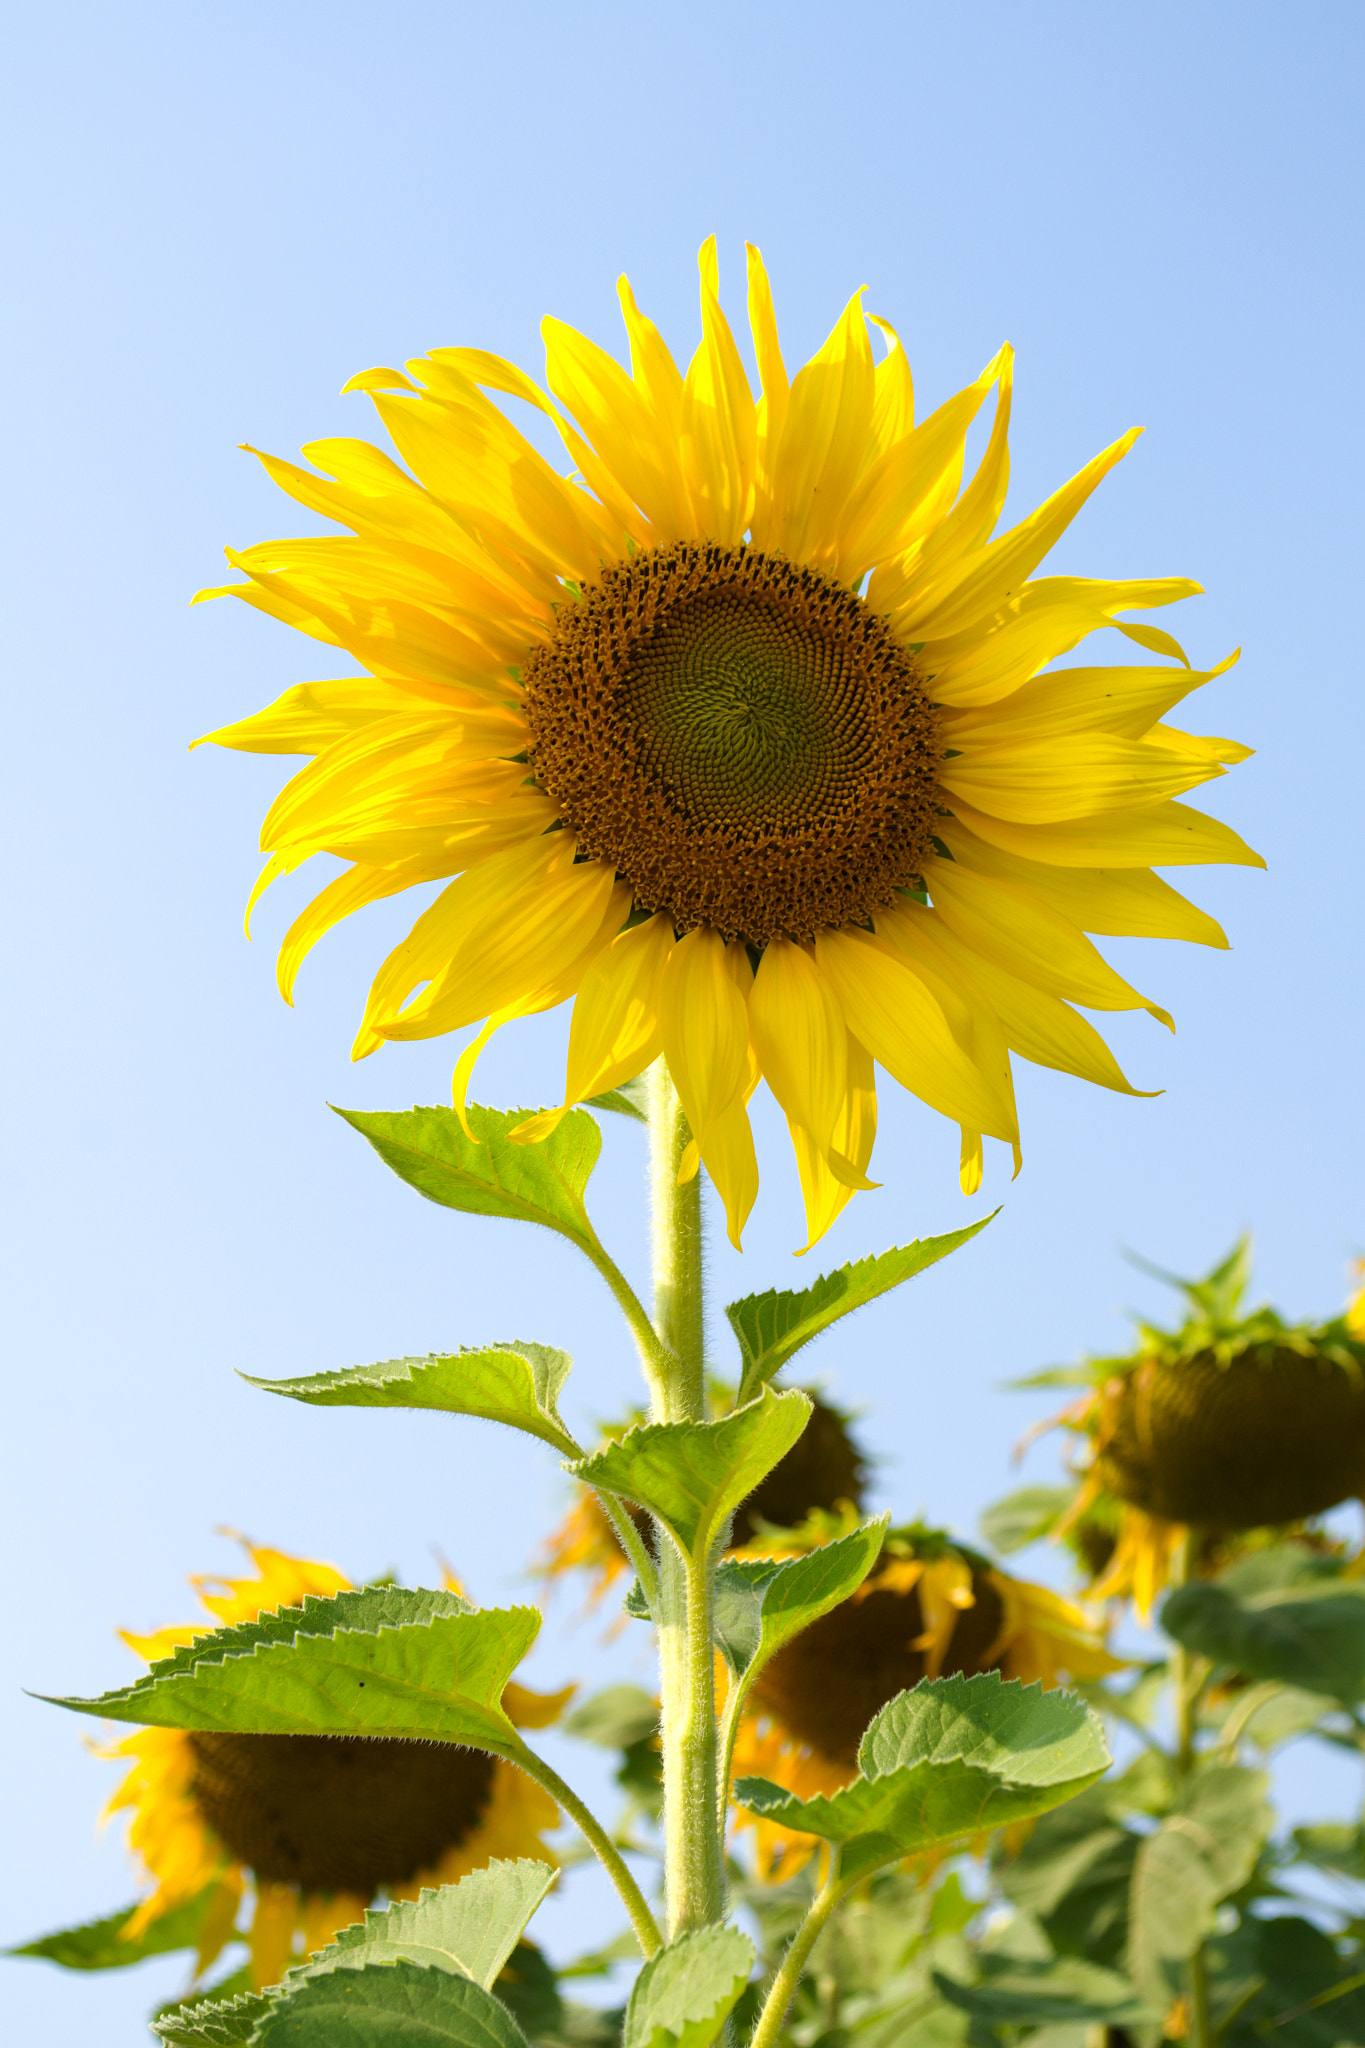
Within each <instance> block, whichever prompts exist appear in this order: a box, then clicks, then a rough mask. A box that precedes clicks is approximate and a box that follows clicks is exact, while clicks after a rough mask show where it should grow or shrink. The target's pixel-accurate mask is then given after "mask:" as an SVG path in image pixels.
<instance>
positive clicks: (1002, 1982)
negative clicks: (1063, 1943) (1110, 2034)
mask: <svg viewBox="0 0 1365 2048" xmlns="http://www.w3.org/2000/svg"><path fill="white" fill-rule="evenodd" d="M979 1961H980V1968H981V1979H980V1982H979V1983H976V1984H961V1983H959V1982H958V1981H957V1980H956V1979H955V1978H953V1977H949V1976H945V1975H944V1974H943V1973H942V1972H941V1971H939V1970H935V1972H934V1984H935V1986H936V1988H937V1989H938V1991H939V1992H940V1993H941V1994H942V1996H943V1997H944V1998H946V1999H948V2000H949V2002H950V2003H951V2004H953V2005H956V2006H959V2007H960V2008H961V2009H962V2010H963V2011H964V2012H969V2013H971V2014H972V2015H973V2017H974V2018H976V2019H981V2020H986V2021H987V2022H988V2023H989V2024H990V2025H992V2026H1013V2027H1038V2026H1079V2027H1086V2026H1096V2025H1103V2026H1110V2027H1134V2026H1143V2025H1146V2024H1148V2023H1149V2022H1151V2021H1152V2020H1155V2019H1159V2018H1160V2013H1159V2012H1157V2011H1154V2010H1153V2009H1152V2008H1151V2007H1150V2006H1147V2005H1145V2004H1144V2003H1143V2002H1142V2000H1141V1999H1140V1998H1139V1997H1138V1995H1137V1993H1136V1992H1135V1991H1134V1989H1133V1987H1132V1985H1131V1984H1130V1983H1129V1982H1128V1980H1127V1978H1126V1977H1122V1976H1120V1975H1119V1973H1118V1971H1117V1970H1106V1969H1104V1968H1102V1967H1101V1966H1100V1965H1099V1964H1097V1963H1089V1962H1085V1961H1082V1960H1081V1959H1080V1958H1079V1957H1076V1956H1053V1957H1049V1958H1048V1959H1047V1960H1046V1961H1043V1960H1041V1959H1039V1960H1038V1961H1030V1960H1028V1959H1026V1958H1023V1957H1019V1956H993V1955H989V1954H988V1955H983V1956H981V1957H980V1959H979Z"/></svg>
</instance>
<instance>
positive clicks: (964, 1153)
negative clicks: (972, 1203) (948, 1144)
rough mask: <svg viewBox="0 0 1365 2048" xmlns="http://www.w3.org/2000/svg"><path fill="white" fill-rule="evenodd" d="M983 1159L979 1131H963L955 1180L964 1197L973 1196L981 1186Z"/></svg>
mask: <svg viewBox="0 0 1365 2048" xmlns="http://www.w3.org/2000/svg"><path fill="white" fill-rule="evenodd" d="M985 1165H986V1162H985V1157H984V1152H983V1148H982V1144H981V1133H980V1131H968V1130H964V1131H963V1133H962V1145H961V1149H960V1152H959V1155H958V1168H957V1180H958V1186H959V1187H960V1188H961V1189H962V1192H963V1194H964V1195H969V1196H970V1195H974V1194H975V1193H976V1192H977V1190H978V1189H979V1187H980V1186H981V1176H982V1174H983V1172H984V1171H985Z"/></svg>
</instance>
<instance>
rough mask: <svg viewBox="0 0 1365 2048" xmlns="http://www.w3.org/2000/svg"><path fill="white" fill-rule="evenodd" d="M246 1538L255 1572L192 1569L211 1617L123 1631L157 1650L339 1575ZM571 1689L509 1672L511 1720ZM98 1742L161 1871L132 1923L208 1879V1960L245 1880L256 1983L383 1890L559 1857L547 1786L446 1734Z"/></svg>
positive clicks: (152, 1655) (541, 1709)
mask: <svg viewBox="0 0 1365 2048" xmlns="http://www.w3.org/2000/svg"><path fill="white" fill-rule="evenodd" d="M248 1550H249V1555H250V1557H251V1561H252V1563H253V1564H254V1565H255V1567H256V1572H257V1576H255V1577H252V1578H243V1579H227V1580H215V1579H202V1578H201V1579H194V1580H192V1581H191V1584H193V1585H194V1586H196V1587H197V1588H198V1589H199V1590H200V1593H201V1597H202V1598H203V1604H204V1606H205V1607H206V1608H207V1609H208V1611H209V1613H210V1614H211V1615H212V1616H213V1617H214V1619H213V1620H211V1621H209V1622H199V1623H191V1624H189V1625H188V1626H186V1627H183V1628H171V1629H163V1630H161V1631H159V1633H157V1634H156V1635H152V1636H131V1635H125V1637H124V1640H125V1641H126V1642H127V1643H128V1644H129V1645H130V1647H131V1648H133V1649H134V1650H136V1651H137V1652H138V1654H139V1655H140V1656H144V1657H146V1658H148V1659H149V1660H150V1661H153V1662H154V1661H155V1660H156V1659H158V1658H160V1657H164V1656H168V1655H169V1654H170V1652H171V1651H172V1650H173V1649H174V1648H176V1647H177V1645H179V1644H181V1643H188V1642H192V1641H193V1640H194V1639H195V1637H196V1636H202V1635H205V1634H208V1633H209V1632H210V1631H211V1630H212V1629H213V1628H215V1627H218V1626H222V1625H226V1624H230V1623H233V1622H239V1621H251V1620H254V1619H255V1618H256V1616H257V1615H258V1614H262V1613H269V1612H272V1611H273V1610H275V1609H276V1608H282V1607H292V1606H297V1605H298V1604H299V1603H300V1602H301V1601H302V1600H303V1599H304V1598H305V1597H306V1596H307V1595H308V1594H310V1593H316V1594H331V1593H337V1592H342V1591H344V1590H346V1588H347V1585H348V1583H349V1582H348V1581H347V1580H346V1579H344V1578H343V1577H342V1576H341V1574H340V1573H339V1572H337V1571H334V1570H333V1568H332V1567H331V1566H330V1565H324V1564H317V1563H312V1562H309V1561H308V1560H306V1559H303V1558H294V1557H288V1556H286V1555H285V1554H284V1553H283V1552H281V1551H275V1550H262V1549H258V1548H256V1547H255V1546H248ZM210 1587H216V1588H217V1590H216V1591H209V1590H207V1589H208V1588H210ZM567 1697H568V1695H567V1694H565V1695H559V1696H549V1697H543V1696H541V1695H539V1694H536V1693H530V1692H528V1691H526V1690H525V1688H523V1687H521V1686H517V1685H511V1686H509V1687H508V1689H507V1693H506V1694H505V1695H504V1705H505V1706H506V1708H507V1710H508V1712H509V1714H510V1715H511V1717H512V1719H513V1720H514V1721H519V1722H521V1723H522V1724H523V1725H530V1726H540V1725H543V1724H544V1722H545V1721H546V1720H549V1719H553V1718H554V1716H555V1715H556V1714H557V1713H558V1712H559V1711H560V1709H561V1708H562V1707H563V1705H564V1702H565V1700H566V1699H567ZM107 1754H108V1755H110V1756H115V1757H131V1758H132V1759H133V1764H132V1768H131V1770H130V1771H129V1773H128V1775H127V1777H126V1778H125V1779H124V1780H123V1783H122V1784H121V1785H120V1786H119V1789H118V1791H117V1792H115V1794H114V1796H113V1798H112V1799H111V1800H110V1801H109V1808H108V1810H109V1811H110V1812H111V1813H112V1812H117V1811H120V1810H126V1811H128V1812H130V1813H131V1816H132V1819H131V1825H130V1827H129V1846H130V1847H131V1848H132V1849H133V1851H134V1852H135V1854H136V1855H137V1857H138V1859H139V1861H140V1863H141V1865H142V1867H143V1870H144V1871H145V1873H146V1875H147V1877H148V1878H149V1879H150V1880H151V1881H152V1883H153V1884H154V1886H155V1889H154V1890H153V1891H152V1892H151V1893H150V1895H149V1896H148V1897H147V1898H146V1899H145V1900H144V1902H143V1904H142V1906H141V1907H140V1908H139V1910H138V1912H137V1914H136V1915H135V1916H134V1917H133V1919H132V1920H131V1921H130V1922H129V1923H128V1926H127V1928H126V1929H125V1933H126V1935H127V1936H128V1938H130V1939H131V1938H133V1937H134V1936H136V1935H138V1934H140V1933H141V1932H142V1931H143V1929H145V1928H146V1927H147V1926H149V1925H150V1924H151V1923H152V1922H154V1921H156V1920H158V1919H159V1918H160V1917H161V1916H162V1915H163V1914H164V1913H168V1912H170V1911H171V1910H172V1909H173V1908H174V1907H176V1906H178V1905H180V1904H182V1903H183V1902H184V1901H185V1900H187V1899H191V1898H194V1897H196V1896H198V1895H200V1894H203V1893H205V1892H211V1896H210V1897H209V1898H208V1900H207V1903H206V1906H205V1911H204V1916H203V1920H202V1923H201V1924H202V1929H203V1932H202V1934H201V1939H200V1945H199V1954H198V1967H199V1969H200V1971H203V1970H205V1969H207V1968H208V1966H209V1964H210V1963H211V1962H212V1961H213V1960H214V1957H215V1956H216V1955H217V1954H218V1953H219V1952H220V1950H221V1949H222V1947H223V1945H224V1943H225V1942H227V1941H229V1940H231V1939H233V1938H234V1936H235V1934H236V1921H237V1915H238V1909H239V1907H240V1904H241V1900H242V1896H243V1893H244V1891H245V1890H246V1888H247V1886H248V1884H249V1885H250V1886H251V1888H252V1892H253V1895H254V1904H253V1908H252V1915H251V1921H250V1925H249V1928H248V1929H247V1931H246V1933H245V1935H244V1937H243V1938H244V1939H246V1940H247V1941H248V1943H249V1945H250V1949H251V1959H252V1974H253V1977H254V1979H255V1982H256V1983H257V1985H265V1984H271V1983H274V1982H275V1981H276V1980H277V1979H278V1978H279V1977H280V1976H281V1975H282V1974H283V1973H284V1971H285V1970H286V1969H287V1968H288V1967H289V1966H290V1964H291V1963H292V1962H294V1961H296V1960H297V1959H298V1955H299V1954H300V1953H304V1954H306V1953H308V1952H310V1951H312V1950H314V1949H317V1948H320V1947H322V1946H324V1945H325V1944H326V1943H327V1942H328V1941H330V1940H331V1939H332V1937H333V1935H334V1934H335V1933H336V1931H337V1929H338V1928H340V1927H345V1926H347V1925H349V1924H350V1923H351V1922H352V1921H355V1920H358V1919H359V1918H360V1917H361V1915H362V1914H363V1912H364V1910H365V1908H366V1906H368V1905H369V1904H370V1903H371V1901H372V1900H373V1899H374V1898H375V1897H376V1896H377V1895H379V1894H381V1893H382V1894H385V1895H387V1896H388V1897H390V1898H408V1897H412V1898H415V1897H416V1896H417V1893H418V1892H419V1891H420V1890H421V1888H422V1886H423V1885H425V1884H430V1885H436V1884H449V1883H453V1882H454V1881H455V1880H456V1879H458V1878H460V1877H463V1876H464V1875H465V1873H466V1872H467V1871H470V1870H478V1869H481V1868H482V1867H483V1866H484V1864H486V1863H487V1862H489V1861H490V1860H491V1859H492V1858H493V1857H495V1856H508V1857H517V1856H535V1857H539V1858H540V1859H541V1860H545V1859H546V1858H548V1859H549V1860H550V1861H552V1862H553V1861H554V1860H555V1859H554V1857H553V1855H552V1853H551V1852H550V1851H549V1850H547V1848H546V1846H545V1844H544V1842H543V1840H542V1839H541V1835H542V1831H543V1830H545V1829H548V1828H553V1827H555V1826H556V1825H557V1824H558V1819H559V1815H558V1809H557V1808H556V1806H555V1804H554V1802H553V1801H552V1800H551V1799H549V1798H548V1797H547V1796H546V1794H545V1793H543V1792H541V1791H540V1790H539V1789H538V1787H536V1786H534V1785H532V1784H531V1782H530V1780H529V1779H527V1778H525V1777H523V1776H522V1775H521V1773H520V1772H518V1771H516V1770H514V1769H513V1768H512V1766H511V1765H510V1764H506V1763H503V1762H502V1761H501V1759H498V1758H494V1757H490V1756H486V1755H484V1754H483V1753H482V1752H480V1751H478V1750H470V1749H461V1748H457V1747H456V1746H455V1745H454V1744H448V1743H434V1742H417V1741H403V1740H401V1739H397V1738H388V1737H374V1738H371V1737H363V1738H362V1737H359V1736H324V1735H239V1734H230V1733H205V1732H202V1731H198V1730H195V1731H190V1730H181V1729H173V1728H148V1729H145V1730H143V1731H142V1732H141V1733H140V1734H137V1735H133V1736H130V1737H128V1738H126V1739H125V1740H124V1741H122V1742H118V1743H116V1744H114V1745H113V1747H112V1748H111V1749H110V1750H109V1751H108V1752H107Z"/></svg>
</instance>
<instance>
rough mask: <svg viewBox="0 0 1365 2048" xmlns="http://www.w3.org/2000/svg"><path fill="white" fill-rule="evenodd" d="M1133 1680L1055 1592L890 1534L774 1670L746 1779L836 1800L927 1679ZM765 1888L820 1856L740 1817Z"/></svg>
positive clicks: (756, 1710) (742, 1759) (743, 1761)
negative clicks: (880, 1724)
mask: <svg viewBox="0 0 1365 2048" xmlns="http://www.w3.org/2000/svg"><path fill="white" fill-rule="evenodd" d="M851 1522H852V1518H851V1517H848V1516H845V1517H839V1516H832V1515H827V1514H824V1515H822V1514H816V1515H813V1516H811V1517H810V1518H809V1519H808V1520H807V1522H806V1523H805V1524H804V1525H803V1526H802V1527H800V1528H798V1529H793V1530H790V1531H785V1532H782V1533H781V1534H780V1535H773V1536H768V1537H760V1538H758V1539H757V1540H756V1541H755V1542H753V1543H751V1544H749V1545H748V1546H747V1547H746V1553H745V1554H746V1555H749V1556H765V1557H772V1556H792V1555H797V1554H799V1553H800V1552H801V1551H803V1550H809V1549H811V1548H813V1547H814V1546H815V1545H816V1544H817V1543H821V1542H828V1541H829V1540H830V1539H831V1537H833V1536H837V1535H839V1534H841V1533H842V1531H843V1530H844V1529H846V1528H848V1527H849V1526H851ZM1119 1668H1120V1660H1119V1659H1117V1658H1115V1657H1112V1656H1111V1655H1110V1654H1109V1652H1108V1651H1107V1650H1106V1649H1105V1647H1104V1645H1103V1643H1102V1642H1101V1641H1100V1639H1099V1637H1098V1635H1097V1634H1096V1632H1095V1630H1094V1628H1093V1627H1092V1626H1091V1624H1090V1623H1089V1622H1088V1621H1087V1620H1086V1618H1085V1616H1084V1615H1083V1614H1081V1613H1080V1612H1079V1611H1078V1610H1077V1609H1076V1608H1075V1607H1073V1606H1072V1605H1071V1604H1070V1603H1069V1602H1068V1601H1065V1600H1063V1599H1061V1598H1060V1597H1059V1596H1058V1595H1057V1594H1056V1593H1053V1592H1050V1591H1049V1590H1048V1588H1047V1587H1045V1586H1038V1585H1033V1584H1032V1583H1030V1582H1029V1581H1028V1580H1026V1579H1016V1578H1013V1577H1012V1576H1011V1575H1010V1574H1009V1573H1007V1572H1003V1571H1001V1570H1000V1569H999V1567H998V1566H996V1565H993V1564H992V1563H991V1562H990V1560H989V1559H988V1558H985V1557H982V1556H981V1555H980V1554H979V1553H978V1552H976V1551H974V1550H971V1549H970V1548H968V1546H967V1545H965V1544H962V1543H959V1542H957V1541H956V1540H955V1539H954V1538H953V1537H951V1536H949V1535H948V1534H946V1532H945V1531H943V1530H940V1529H929V1528H926V1527H925V1526H924V1525H923V1524H920V1523H916V1524H913V1525H910V1526H907V1527H904V1528H900V1529H893V1530H891V1531H890V1532H889V1534H888V1536H887V1539H886V1543H885V1546H884V1548H883V1551H882V1554H881V1557H880V1559H879V1560H878V1563H877V1565H876V1567H875V1568H874V1570H873V1571H872V1572H871V1574H870V1575H869V1577H868V1578H867V1579H865V1580H864V1582H863V1584H862V1585H861V1586H860V1587H859V1588H858V1590H857V1591H856V1592H855V1593H854V1594H853V1595H852V1596H851V1597H850V1598H849V1599H847V1600H845V1601H843V1602H842V1603H841V1604H840V1605H839V1606H838V1607H836V1608H834V1609H833V1610H832V1611H831V1612H830V1613H829V1614H826V1615H824V1616H823V1617H822V1618H821V1619H820V1620H819V1621H816V1622H813V1623H812V1624H811V1626H810V1627H809V1628H807V1629H804V1630H803V1631H802V1633H801V1634H800V1635H798V1636H796V1637H795V1638H794V1639H793V1640H792V1641H791V1642H790V1643H788V1644H787V1645H786V1647H785V1648H784V1649H782V1650H780V1651H779V1652H778V1653H777V1655H776V1656H775V1657H774V1658H773V1659H772V1661H771V1663H769V1664H768V1665H767V1666H766V1667H765V1669H764V1670H763V1672H762V1674H761V1676H760V1677H759V1680H758V1682H757V1684H756V1686H755V1687H754V1691H753V1694H752V1695H751V1701H750V1705H749V1708H748V1711H747V1712H746V1715H745V1719H744V1723H743V1725H742V1727H741V1729H740V1734H739V1739H738V1741H737V1743H736V1745H735V1760H734V1776H735V1777H737V1778H738V1777H744V1776H747V1775H753V1776H757V1777H763V1778H768V1779H770V1780H772V1781H773V1782H774V1783H776V1784H779V1785H785V1786H786V1787H787V1788H788V1789H789V1790H790V1791H792V1792H796V1793H798V1794H799V1795H800V1796H801V1797H802V1798H810V1797H812V1796H813V1795H814V1794H815V1793H817V1792H834V1791H837V1790H838V1788H839V1787H840V1786H841V1785H846V1784H848V1783H849V1781H850V1780H851V1779H852V1778H853V1777H854V1775H855V1774H856V1771H857V1752H858V1744H859V1742H860V1741H861V1739H862V1736H863V1734H864V1732H865V1730H866V1728H867V1726H868V1723H869V1722H870V1721H871V1720H872V1717H873V1715H874V1714H876V1713H877V1712H878V1711H879V1710H880V1709H881V1708H882V1707H884V1706H885V1705H886V1703H887V1701H888V1700H891V1699H894V1698H895V1696H896V1694H897V1693H899V1692H903V1691H905V1690H906V1689H907V1688H909V1687H911V1686H914V1685H918V1683H919V1681H920V1680H921V1679H922V1678H939V1677H943V1676H952V1675H953V1674H955V1673H957V1672H965V1673H967V1674H968V1675H971V1674H972V1673H974V1672H978V1671H999V1672H1000V1673H1001V1674H1002V1675H1003V1676H1004V1677H1006V1678H1019V1679H1023V1680H1024V1681H1025V1682H1026V1683H1030V1684H1032V1683H1033V1682H1035V1681H1040V1682H1041V1683H1042V1684H1043V1685H1045V1686H1053V1685H1057V1684H1058V1683H1060V1682H1061V1680H1062V1679H1063V1678H1064V1677H1069V1678H1073V1679H1077V1678H1100V1677H1103V1676H1104V1675H1105V1674H1106V1673H1107V1672H1110V1671H1116V1670H1118V1669H1119ZM736 1826H737V1829H738V1830H740V1831H742V1832H743V1831H749V1830H752V1833H753V1837H754V1856H755V1863H756V1867H757V1869H758V1872H759V1874H760V1875H761V1876H763V1877H773V1876H776V1877H779V1878H786V1877H789V1876H791V1875H792V1874H793V1872H794V1871H796V1870H798V1869H800V1867H801V1866H802V1864H804V1862H805V1861H806V1859H807V1858H808V1856H809V1855H810V1854H811V1853H812V1851H813V1849H814V1847H815V1846H816V1845H815V1841H814V1838H813V1837H810V1836H805V1835H798V1834H794V1833H792V1832H790V1831H788V1830H785V1829H783V1828H780V1827H778V1826H776V1825H775V1824H774V1823H772V1822H770V1821H764V1820H758V1819H756V1818H755V1817H754V1816H753V1815H751V1814H745V1813H739V1814H738V1815H737V1816H736Z"/></svg>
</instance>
